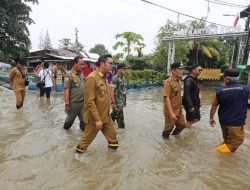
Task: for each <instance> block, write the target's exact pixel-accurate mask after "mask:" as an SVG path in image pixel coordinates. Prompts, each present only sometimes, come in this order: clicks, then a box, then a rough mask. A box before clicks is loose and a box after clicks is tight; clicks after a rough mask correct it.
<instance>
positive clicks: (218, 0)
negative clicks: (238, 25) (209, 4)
mask: <svg viewBox="0 0 250 190" xmlns="http://www.w3.org/2000/svg"><path fill="white" fill-rule="evenodd" d="M213 1H217V2H220V3H224V4H228V5H233V6H239V7H243V8H245V7H248V6H246V5H240V4H235V3H230V2H226V1H221V0H213Z"/></svg>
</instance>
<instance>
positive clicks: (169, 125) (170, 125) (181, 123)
mask: <svg viewBox="0 0 250 190" xmlns="http://www.w3.org/2000/svg"><path fill="white" fill-rule="evenodd" d="M174 126H176V127H175V129H174ZM184 128H185V118H184V115H183V114H181V115H179V116H177V120H173V119H171V118H170V117H169V116H166V115H165V127H164V130H163V132H162V137H164V138H169V136H170V134H171V132H172V131H173V129H174V131H173V133H172V135H178V134H180V132H181V131H182V130H183V129H184Z"/></svg>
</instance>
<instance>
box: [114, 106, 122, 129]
mask: <svg viewBox="0 0 250 190" xmlns="http://www.w3.org/2000/svg"><path fill="white" fill-rule="evenodd" d="M111 118H112V120H113V121H115V120H116V121H117V124H118V127H119V128H125V122H124V114H123V108H122V109H114V110H113V111H112V113H111Z"/></svg>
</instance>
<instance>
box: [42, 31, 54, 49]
mask: <svg viewBox="0 0 250 190" xmlns="http://www.w3.org/2000/svg"><path fill="white" fill-rule="evenodd" d="M43 49H52V44H51V41H50V37H49V32H48V30H47V31H46V34H45V37H44V40H43Z"/></svg>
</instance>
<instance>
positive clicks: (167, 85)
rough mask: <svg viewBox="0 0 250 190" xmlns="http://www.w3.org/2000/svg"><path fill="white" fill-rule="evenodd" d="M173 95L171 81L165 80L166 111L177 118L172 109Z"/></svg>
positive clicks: (173, 117)
mask: <svg viewBox="0 0 250 190" xmlns="http://www.w3.org/2000/svg"><path fill="white" fill-rule="evenodd" d="M170 95H171V86H170V83H169V82H165V84H164V89H163V96H164V105H165V106H164V107H165V108H166V109H167V110H166V111H167V112H168V113H169V114H170V117H171V118H172V119H174V120H176V119H177V118H176V115H175V113H174V111H173V109H172V106H171V102H170V99H169V97H170Z"/></svg>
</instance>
